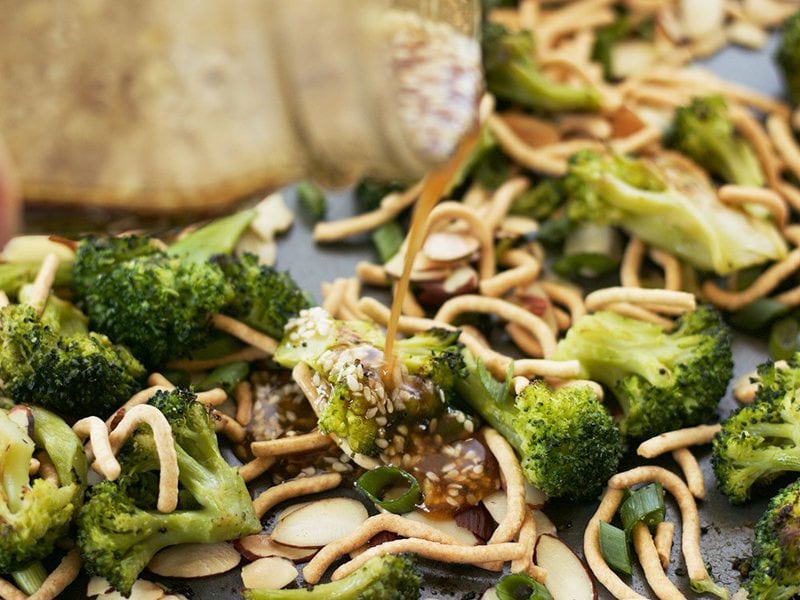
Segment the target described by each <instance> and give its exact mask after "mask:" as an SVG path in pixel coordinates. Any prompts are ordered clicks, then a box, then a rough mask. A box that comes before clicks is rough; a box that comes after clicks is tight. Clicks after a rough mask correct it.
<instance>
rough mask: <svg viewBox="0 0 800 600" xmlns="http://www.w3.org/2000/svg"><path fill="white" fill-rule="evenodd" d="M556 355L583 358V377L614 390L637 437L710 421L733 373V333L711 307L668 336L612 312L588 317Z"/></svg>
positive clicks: (627, 430)
mask: <svg viewBox="0 0 800 600" xmlns="http://www.w3.org/2000/svg"><path fill="white" fill-rule="evenodd" d="M553 358H554V359H556V360H569V359H576V360H578V361H580V363H581V370H582V376H583V377H586V378H588V379H593V380H595V381H599V382H600V383H602V384H603V385H605V386H606V387H608V388H609V389H610V390H611V391H612V392H613V394H614V396H615V397H616V399H617V402H619V404H620V407H621V408H622V411H623V413H624V416H623V417H622V421H621V423H620V427H621V429H622V432H623V433H624V434H626V435H628V436H630V437H632V438H644V437H651V436H654V435H657V434H659V433H662V432H664V431H670V430H672V429H678V428H681V427H689V426H691V425H698V424H700V423H703V422H705V421H706V420H708V419H709V417H711V416H712V415H713V414H714V412H715V411H716V409H717V405H718V403H719V399H720V398H721V397H722V396H723V394H724V393H725V390H726V388H727V386H728V381H730V379H731V377H732V376H733V358H732V355H731V344H730V339H729V334H728V330H727V328H726V326H725V324H724V323H723V321H722V318H721V317H720V315H719V313H718V312H717V311H715V310H714V309H713V308H711V307H708V306H701V307H699V308H698V309H697V310H695V311H693V312H690V313H686V314H685V315H683V316H682V317H681V318H680V319H679V320H678V322H677V327H676V328H675V330H674V331H672V332H671V333H665V332H664V330H663V329H662V328H661V327H659V326H658V325H653V324H651V323H646V322H644V321H640V320H638V319H632V318H629V317H624V316H622V315H619V314H617V313H613V312H607V311H601V312H597V313H594V314H592V315H586V316H584V317H581V318H580V319H578V321H577V322H576V323H575V324H574V325H573V326H572V327H571V328H570V329H569V331H568V332H567V335H566V337H565V338H564V339H563V340H561V341H560V342H559V344H558V347H557V348H556V351H555V353H554V354H553Z"/></svg>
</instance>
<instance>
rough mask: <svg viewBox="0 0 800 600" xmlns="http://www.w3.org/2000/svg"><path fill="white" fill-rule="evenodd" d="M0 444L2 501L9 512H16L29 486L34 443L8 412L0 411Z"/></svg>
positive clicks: (20, 506) (22, 502) (21, 504)
mask: <svg viewBox="0 0 800 600" xmlns="http://www.w3.org/2000/svg"><path fill="white" fill-rule="evenodd" d="M0 444H2V448H3V453H2V493H3V497H2V501H3V502H4V503H5V505H6V507H7V509H8V511H9V512H11V513H16V512H18V511H19V510H20V509H21V508H22V506H23V504H24V496H25V494H26V493H27V490H28V488H29V487H30V479H29V476H28V470H29V469H30V464H31V457H33V451H34V448H35V446H34V443H33V440H32V439H31V438H30V437H28V434H27V433H26V432H24V431H23V430H22V428H21V427H20V426H19V425H17V424H16V423H15V422H14V421H12V420H11V419H10V418H9V416H8V413H6V412H5V411H0Z"/></svg>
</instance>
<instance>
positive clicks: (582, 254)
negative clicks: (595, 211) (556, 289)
mask: <svg viewBox="0 0 800 600" xmlns="http://www.w3.org/2000/svg"><path fill="white" fill-rule="evenodd" d="M621 258H622V241H621V239H620V235H619V232H618V231H617V230H616V229H614V228H613V227H610V226H608V225H595V224H594V223H581V224H580V225H578V226H577V227H575V228H574V229H573V230H572V231H570V232H569V234H568V235H567V238H566V240H565V241H564V255H563V256H562V257H561V258H560V259H558V260H557V261H556V262H555V263H553V270H554V271H555V272H556V273H558V274H559V275H561V276H562V277H574V276H576V275H580V276H581V277H599V276H601V275H605V274H606V273H610V272H611V271H614V270H616V269H617V268H618V267H619V262H620V259H621Z"/></svg>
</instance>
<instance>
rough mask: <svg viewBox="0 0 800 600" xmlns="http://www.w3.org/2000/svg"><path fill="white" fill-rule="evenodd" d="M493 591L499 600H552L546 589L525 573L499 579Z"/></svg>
mask: <svg viewBox="0 0 800 600" xmlns="http://www.w3.org/2000/svg"><path fill="white" fill-rule="evenodd" d="M494 590H495V592H497V598H498V599H499V600H552V596H551V595H550V592H548V591H547V588H546V587H544V586H543V585H542V584H541V583H539V582H538V581H536V580H535V579H534V578H533V577H531V576H530V575H528V574H527V573H513V574H511V575H506V576H504V577H502V578H500V581H498V582H497V585H496V586H495V587H494Z"/></svg>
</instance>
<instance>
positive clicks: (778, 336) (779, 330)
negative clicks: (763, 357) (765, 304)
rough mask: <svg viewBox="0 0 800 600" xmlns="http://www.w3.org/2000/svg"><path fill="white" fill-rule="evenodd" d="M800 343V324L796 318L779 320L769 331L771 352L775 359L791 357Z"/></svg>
mask: <svg viewBox="0 0 800 600" xmlns="http://www.w3.org/2000/svg"><path fill="white" fill-rule="evenodd" d="M798 344H800V324H798V323H797V321H796V320H795V319H792V318H788V319H781V320H780V321H777V322H776V323H775V324H774V325H773V326H772V330H771V331H770V332H769V354H770V356H772V359H773V360H786V359H789V358H791V357H792V356H793V355H794V353H795V352H796V351H797V348H798Z"/></svg>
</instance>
